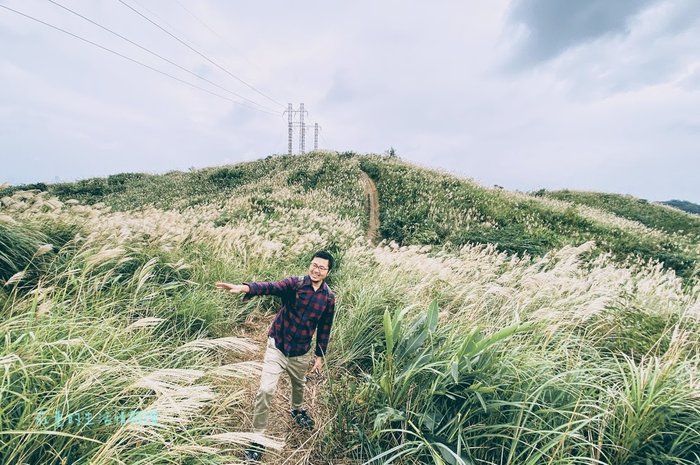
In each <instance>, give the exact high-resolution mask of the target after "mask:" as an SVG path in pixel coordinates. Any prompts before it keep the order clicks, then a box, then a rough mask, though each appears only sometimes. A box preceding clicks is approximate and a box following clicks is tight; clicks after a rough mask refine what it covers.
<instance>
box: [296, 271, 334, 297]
mask: <svg viewBox="0 0 700 465" xmlns="http://www.w3.org/2000/svg"><path fill="white" fill-rule="evenodd" d="M304 286H309V287H310V288H311V289H313V288H314V287H313V286H312V285H311V276H309V275H308V274H307V275H306V276H304V282H303V284H302V285H301V287H304ZM319 290H320V291H321V292H323V293H326V294H327V293H328V284H326V280H325V279H324V280H323V284H321V287H320V288H319Z"/></svg>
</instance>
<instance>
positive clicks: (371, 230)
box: [361, 171, 379, 244]
mask: <svg viewBox="0 0 700 465" xmlns="http://www.w3.org/2000/svg"><path fill="white" fill-rule="evenodd" d="M361 176H362V183H363V184H364V186H365V192H366V193H367V197H368V201H369V227H368V228H367V234H366V235H365V237H366V238H367V240H369V241H370V242H372V243H373V244H374V243H376V241H377V232H378V231H379V193H378V192H377V186H376V185H375V184H374V181H372V180H371V179H370V177H369V176H367V173H365V172H364V171H363V172H362V175H361Z"/></svg>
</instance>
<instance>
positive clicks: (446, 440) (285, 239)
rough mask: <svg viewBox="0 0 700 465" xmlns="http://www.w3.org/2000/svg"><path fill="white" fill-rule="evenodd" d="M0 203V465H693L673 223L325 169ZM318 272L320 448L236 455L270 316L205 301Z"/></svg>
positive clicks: (386, 167) (379, 160)
mask: <svg viewBox="0 0 700 465" xmlns="http://www.w3.org/2000/svg"><path fill="white" fill-rule="evenodd" d="M361 171H365V172H366V173H368V174H369V175H370V177H371V178H372V179H373V180H374V181H375V183H376V185H377V189H378V191H379V203H380V219H381V223H380V235H381V236H382V238H383V240H382V242H380V243H379V244H372V243H370V242H368V240H366V239H365V229H366V227H367V224H368V219H367V218H368V212H367V210H366V209H367V206H366V193H365V192H364V190H363V184H362V181H361V179H360V174H361ZM0 204H1V207H0V312H2V318H1V319H0V336H2V340H0V344H2V345H1V348H0V376H1V378H0V463H2V464H41V465H44V464H47V465H49V464H88V463H89V464H105V465H106V464H110V465H111V464H129V465H131V464H143V465H150V464H207V465H209V464H212V465H213V464H232V463H240V458H239V457H240V456H241V451H242V449H243V447H244V446H245V444H247V443H248V442H249V441H250V440H251V439H252V440H256V441H258V442H263V443H264V444H265V445H267V446H268V453H266V454H265V457H264V459H265V461H266V463H275V464H282V463H289V464H292V463H316V464H331V463H332V464H360V463H374V464H380V463H396V464H419V463H420V464H423V463H436V464H513V465H515V464H518V465H519V464H532V465H534V464H612V465H632V464H640V465H647V464H688V465H689V464H697V463H700V352H699V348H700V332H699V329H700V324H699V321H698V320H699V318H700V300H699V298H700V285H699V284H698V272H699V271H698V270H699V269H700V268H699V265H698V263H699V262H698V259H699V257H700V245H699V242H698V238H699V237H700V222H699V221H698V219H697V217H694V216H692V215H689V214H685V213H682V212H680V211H677V210H674V209H671V208H668V207H662V206H657V205H652V204H649V203H648V202H646V204H645V202H642V201H640V200H638V199H632V198H627V197H624V196H620V197H614V198H612V200H611V199H609V198H608V199H606V198H605V197H602V196H598V197H596V196H595V195H594V194H592V193H547V192H537V193H532V194H525V193H513V192H506V191H503V190H501V189H497V188H493V189H492V188H486V187H482V186H478V185H477V184H475V183H473V182H471V181H469V180H466V179H460V178H456V177H454V176H451V175H449V174H447V173H440V172H435V171H430V170H425V169H422V168H420V167H416V166H411V165H409V164H406V163H404V162H402V161H400V160H396V159H389V158H386V157H381V156H356V155H354V154H335V153H315V154H311V155H307V156H303V157H283V156H280V157H268V158H266V159H264V160H260V161H258V162H252V163H245V164H240V165H235V166H231V167H222V168H213V169H207V170H197V171H195V170H193V171H191V172H189V173H176V172H174V173H168V174H166V175H162V176H154V175H145V174H123V175H116V176H110V177H109V178H105V179H92V180H84V181H80V182H78V183H72V184H58V185H51V186H45V185H34V186H20V187H12V188H6V189H5V190H3V191H0ZM321 248H325V249H328V250H330V251H331V252H332V253H334V255H335V256H336V257H337V260H338V261H337V268H336V269H335V270H334V271H333V273H332V274H331V279H330V281H329V284H330V285H331V287H332V288H333V289H334V290H335V292H336V294H337V305H336V309H337V312H336V320H335V323H334V326H333V331H332V335H331V342H330V345H329V353H328V356H327V363H326V370H325V374H324V377H323V379H322V381H321V384H320V387H319V389H318V390H317V396H318V398H317V399H315V405H316V406H317V408H316V409H315V411H314V412H313V413H314V415H315V417H316V420H317V425H319V428H318V430H317V431H316V432H314V433H313V434H310V435H309V437H308V440H307V441H306V442H305V443H304V446H303V447H304V448H305V449H307V450H308V453H306V454H304V455H303V457H300V456H298V455H297V456H294V457H288V456H285V455H284V454H283V453H282V452H281V451H282V450H284V449H283V446H284V444H283V443H284V440H285V438H284V437H255V436H253V435H251V434H250V433H249V431H250V414H251V410H252V404H251V399H252V394H253V393H254V390H255V389H256V388H257V382H258V376H259V370H260V361H261V356H260V353H261V352H260V350H261V348H262V347H263V346H264V343H265V341H264V340H262V339H260V338H259V337H258V338H257V339H256V337H253V332H251V333H250V335H246V334H245V331H241V328H245V327H246V325H251V324H253V323H254V324H256V325H263V326H264V325H266V324H268V323H269V321H270V319H271V317H272V315H273V312H274V311H275V309H276V308H277V302H276V301H275V299H274V298H258V299H253V300H251V301H249V302H247V303H242V302H241V301H240V299H238V298H236V297H233V296H231V295H230V294H226V293H222V292H220V291H216V290H215V289H214V286H213V283H214V282H216V281H218V280H226V281H229V282H242V281H244V280H251V279H254V280H276V279H280V278H282V277H283V276H286V275H290V274H303V273H305V271H306V268H307V265H308V261H309V259H310V257H311V255H312V254H313V252H314V251H316V250H318V249H321ZM233 334H236V336H233ZM255 334H261V332H260V331H257V332H255ZM278 395H280V394H279V393H278ZM275 451H278V452H275Z"/></svg>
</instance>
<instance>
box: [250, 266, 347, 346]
mask: <svg viewBox="0 0 700 465" xmlns="http://www.w3.org/2000/svg"><path fill="white" fill-rule="evenodd" d="M243 284H247V285H248V287H250V292H248V293H247V294H245V295H244V296H243V300H244V301H246V300H248V299H250V298H251V297H253V296H256V295H275V296H278V297H281V298H282V307H281V308H280V309H279V311H278V312H277V315H276V316H275V319H274V321H273V322H272V325H271V326H270V330H269V331H268V336H270V337H272V338H274V340H275V346H276V347H277V348H278V349H279V350H280V351H281V352H282V353H283V354H284V355H285V356H286V357H296V356H299V355H304V354H305V353H307V352H308V351H309V349H310V347H311V338H312V337H313V335H314V331H316V330H317V329H318V332H317V333H316V351H315V353H316V355H317V356H319V357H320V356H323V355H325V354H326V348H327V347H328V339H329V338H330V334H331V325H332V324H333V316H334V314H335V294H334V293H333V291H331V289H330V287H328V285H327V284H326V283H325V281H324V282H323V284H322V285H321V287H319V288H318V290H317V291H314V288H313V286H312V285H311V278H310V277H309V276H308V275H306V276H304V277H303V278H301V277H299V276H289V277H287V278H284V279H283V280H281V281H275V282H266V281H262V282H252V283H243Z"/></svg>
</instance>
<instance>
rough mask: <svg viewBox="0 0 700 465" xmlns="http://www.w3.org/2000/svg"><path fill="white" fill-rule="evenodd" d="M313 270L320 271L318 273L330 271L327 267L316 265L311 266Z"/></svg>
mask: <svg viewBox="0 0 700 465" xmlns="http://www.w3.org/2000/svg"><path fill="white" fill-rule="evenodd" d="M311 268H313V269H314V270H318V271H328V268H326V267H325V266H319V265H317V264H315V263H312V264H311Z"/></svg>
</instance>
